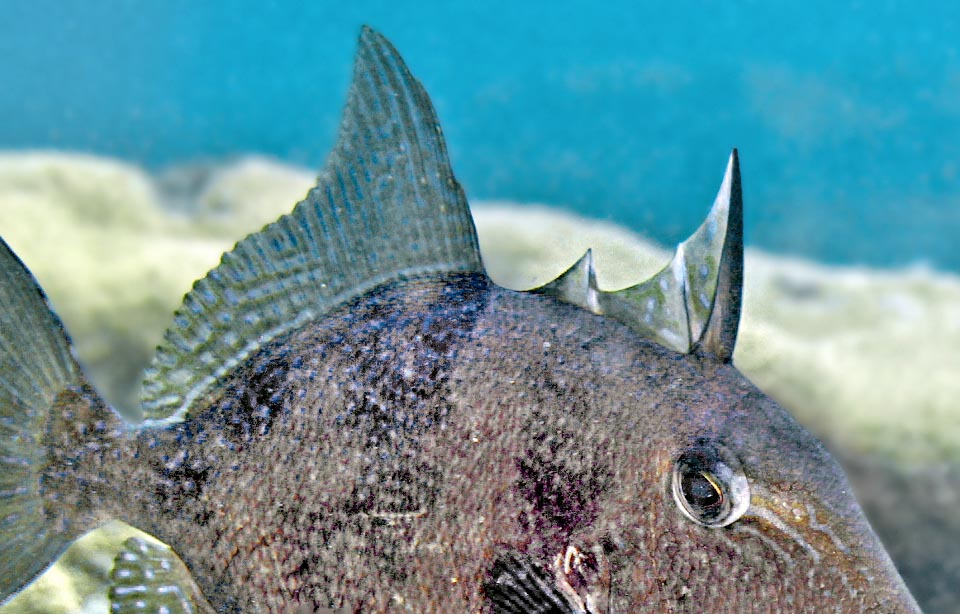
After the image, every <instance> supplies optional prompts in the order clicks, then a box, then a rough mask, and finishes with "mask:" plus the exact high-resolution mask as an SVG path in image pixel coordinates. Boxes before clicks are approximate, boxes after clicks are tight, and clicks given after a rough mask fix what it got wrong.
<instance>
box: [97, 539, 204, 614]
mask: <svg viewBox="0 0 960 614" xmlns="http://www.w3.org/2000/svg"><path fill="white" fill-rule="evenodd" d="M109 594H110V611H111V612H113V613H114V614H134V613H137V614H143V613H145V612H150V613H153V614H160V613H165V614H199V613H203V614H208V613H209V614H213V612H214V611H215V610H214V609H213V608H212V607H211V606H210V604H209V603H207V601H206V599H204V598H203V595H202V594H201V593H200V589H199V588H198V587H197V585H196V583H195V582H194V581H193V578H192V577H191V576H190V572H189V571H188V570H187V568H186V566H185V565H184V564H183V561H181V560H180V558H179V557H177V555H176V554H174V552H173V550H171V549H170V548H168V547H166V546H162V545H160V544H157V543H154V542H151V541H148V540H145V539H142V538H139V537H131V538H130V539H128V540H127V541H125V542H123V549H122V550H121V551H120V553H119V554H118V555H117V557H116V559H114V564H113V570H112V571H111V572H110V593H109Z"/></svg>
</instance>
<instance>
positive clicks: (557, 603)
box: [484, 553, 586, 614]
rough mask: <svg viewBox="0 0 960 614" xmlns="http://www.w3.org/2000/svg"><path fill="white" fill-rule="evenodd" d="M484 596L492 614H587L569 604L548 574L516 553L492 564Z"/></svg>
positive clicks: (565, 596)
mask: <svg viewBox="0 0 960 614" xmlns="http://www.w3.org/2000/svg"><path fill="white" fill-rule="evenodd" d="M492 576H493V578H492V580H491V581H490V582H488V583H487V584H486V585H484V593H485V594H486V596H487V599H488V600H489V602H490V605H491V606H492V611H493V612H494V613H495V614H586V613H585V612H584V610H583V609H582V608H580V607H578V606H577V605H575V604H573V603H571V602H570V599H569V598H568V597H567V595H565V594H564V592H563V591H562V590H561V589H560V587H559V586H557V583H556V579H555V578H554V577H553V576H552V575H551V573H550V572H549V571H547V570H546V569H544V568H543V567H541V566H540V565H538V564H537V563H536V562H535V561H533V560H531V559H529V558H527V557H525V556H523V555H518V554H512V553H511V554H508V555H505V556H502V557H500V558H499V559H497V560H496V562H495V563H494V564H493V570H492Z"/></svg>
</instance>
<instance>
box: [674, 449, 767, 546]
mask: <svg viewBox="0 0 960 614" xmlns="http://www.w3.org/2000/svg"><path fill="white" fill-rule="evenodd" d="M673 498H674V500H675V501H676V502H677V506H678V507H679V508H680V511H681V512H683V515H684V516H686V517H687V518H689V519H690V520H692V521H694V522H695V523H697V524H699V525H702V526H705V527H711V528H719V527H725V526H727V525H728V524H730V523H732V522H734V521H736V520H737V519H738V518H740V517H741V516H742V515H743V513H744V512H746V511H747V508H748V507H750V486H749V484H748V483H747V478H746V476H744V475H743V472H742V471H741V470H740V464H739V463H738V462H737V460H736V458H735V457H734V456H733V455H732V454H729V453H728V452H727V451H726V450H723V449H722V448H720V447H719V446H717V445H715V444H712V443H710V442H706V441H698V442H696V443H695V444H694V445H692V446H690V447H689V448H688V449H686V450H685V451H684V452H683V453H682V454H681V455H680V456H679V457H678V458H677V461H676V463H674V466H673Z"/></svg>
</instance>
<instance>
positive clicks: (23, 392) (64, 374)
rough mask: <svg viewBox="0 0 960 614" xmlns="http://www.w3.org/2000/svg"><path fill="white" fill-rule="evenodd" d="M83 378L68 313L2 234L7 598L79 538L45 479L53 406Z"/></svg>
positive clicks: (0, 585)
mask: <svg viewBox="0 0 960 614" xmlns="http://www.w3.org/2000/svg"><path fill="white" fill-rule="evenodd" d="M79 383H80V368H79V367H78V366H77V363H76V360H75V359H74V357H73V355H72V354H71V351H70V341H69V340H68V339H67V335H66V333H65V332H64V330H63V325H62V324H61V322H60V319H59V318H57V316H56V315H55V314H54V313H53V311H51V309H50V306H49V304H48V303H47V298H46V296H44V294H43V291H42V290H41V289H40V287H39V285H37V282H36V281H35V280H34V278H33V276H32V275H31V274H30V272H29V271H28V270H27V268H26V267H25V266H24V265H23V263H22V262H20V260H19V259H18V258H17V256H16V255H15V254H14V253H13V251H12V250H11V249H10V247H9V246H7V244H6V243H5V242H4V241H3V239H0V569H2V570H3V571H2V573H0V602H2V601H3V600H4V599H6V598H7V597H9V596H10V595H11V594H13V593H14V592H16V591H17V590H19V589H20V588H22V587H23V586H25V585H26V584H27V583H28V582H30V581H31V580H32V579H33V578H34V577H35V576H37V575H38V574H39V573H40V572H41V571H43V570H44V569H45V568H46V567H47V566H48V565H49V564H50V563H51V562H53V560H54V559H55V558H56V557H57V555H58V554H59V553H60V552H61V551H62V550H63V549H64V548H65V547H66V546H67V545H68V543H69V542H70V540H71V539H72V536H69V535H66V534H64V533H63V532H61V531H58V530H56V529H55V528H54V527H53V526H51V525H50V524H49V523H48V521H47V516H46V514H45V511H44V502H43V500H42V498H41V493H40V479H39V478H40V474H41V472H42V470H43V466H44V462H45V458H46V448H45V447H44V443H43V435H44V432H45V428H46V425H47V420H48V414H49V412H50V409H51V407H52V406H53V405H54V400H55V399H56V397H57V395H58V394H59V393H60V392H62V391H63V390H64V389H65V388H67V387H69V386H72V385H77V384H79Z"/></svg>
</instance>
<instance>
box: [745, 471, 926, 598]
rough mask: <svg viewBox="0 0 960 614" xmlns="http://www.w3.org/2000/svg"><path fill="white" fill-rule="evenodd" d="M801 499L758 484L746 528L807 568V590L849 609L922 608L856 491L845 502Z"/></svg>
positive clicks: (788, 559)
mask: <svg viewBox="0 0 960 614" xmlns="http://www.w3.org/2000/svg"><path fill="white" fill-rule="evenodd" d="M797 499H799V498H794V497H790V496H784V495H783V494H772V493H767V492H756V489H755V490H754V492H753V493H752V496H751V504H750V508H749V510H748V511H747V513H746V514H745V515H744V520H745V521H746V523H747V526H745V527H744V528H743V530H744V531H753V532H755V533H757V534H759V536H760V537H761V538H762V539H763V540H764V541H765V544H766V546H767V547H768V548H769V549H770V550H774V551H776V553H777V556H778V557H779V558H781V559H782V560H784V561H786V562H787V565H788V567H790V568H794V569H797V570H800V571H802V573H803V574H804V575H806V576H807V587H806V588H807V590H808V591H810V592H811V593H815V592H819V594H820V597H821V598H822V600H823V601H824V603H825V604H826V603H833V604H841V603H842V604H850V607H846V606H845V607H844V608H843V610H842V611H844V612H846V611H851V612H852V611H858V612H860V611H863V612H884V613H889V614H915V613H920V612H921V610H920V607H919V606H918V605H917V602H916V600H915V599H914V598H913V595H912V594H911V593H910V590H909V589H908V588H907V586H906V584H905V583H904V581H903V578H902V577H901V576H900V574H899V572H898V571H897V569H896V567H895V566H894V564H893V561H892V560H891V559H890V556H889V555H888V554H887V552H886V550H885V549H884V547H883V545H882V543H881V542H880V539H879V538H878V537H877V535H876V533H874V531H873V529H872V528H871V527H870V523H869V522H868V520H867V518H866V516H864V514H863V512H862V511H861V509H860V506H859V505H858V504H857V503H856V501H855V500H854V499H853V497H852V495H849V500H848V501H847V502H845V504H844V505H842V506H837V505H835V504H834V505H826V504H824V503H823V502H822V501H818V500H817V499H815V498H806V500H804V501H800V500H797ZM750 525H752V526H753V527H754V528H753V529H751V528H750ZM838 611H841V610H838Z"/></svg>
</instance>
